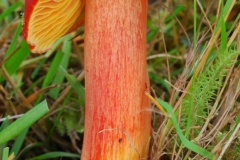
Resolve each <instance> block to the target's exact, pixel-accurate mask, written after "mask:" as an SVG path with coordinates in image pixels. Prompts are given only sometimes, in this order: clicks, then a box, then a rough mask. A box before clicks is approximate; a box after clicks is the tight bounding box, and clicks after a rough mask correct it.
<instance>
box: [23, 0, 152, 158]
mask: <svg viewBox="0 0 240 160" xmlns="http://www.w3.org/2000/svg"><path fill="white" fill-rule="evenodd" d="M76 1H77V0H55V1H49V0H39V1H34V3H33V2H32V1H31V0H26V9H25V27H24V30H25V32H24V34H25V35H24V38H25V39H26V40H27V42H28V43H29V44H30V46H31V49H32V51H33V52H35V53H40V52H44V51H46V50H48V49H49V48H51V45H52V44H53V42H54V41H55V40H56V39H57V38H58V37H60V36H62V35H64V34H66V33H68V32H70V31H71V30H72V29H73V28H76V26H78V25H79V24H80V23H79V22H81V20H82V17H81V16H82V15H83V13H82V11H83V9H82V8H83V6H81V4H83V5H84V4H85V3H84V2H83V1H78V2H76ZM27 2H28V3H29V4H27ZM40 2H41V3H40ZM58 3H59V4H58ZM74 3H77V4H75V5H73V4H74ZM63 4H68V5H63ZM40 6H41V7H40ZM70 6H72V7H70ZM61 7H63V8H61ZM76 8H78V10H76ZM75 12H76V13H75ZM146 12H147V0H111V1H110V0H87V1H86V8H85V34H84V35H85V40H84V41H85V42H84V49H85V57H84V64H85V66H84V67H85V89H86V107H85V127H84V141H83V149H82V155H81V159H82V160H113V159H127V160H136V159H140V158H141V159H147V156H148V149H149V140H150V131H151V112H150V110H149V109H150V102H149V99H148V98H147V97H146V96H145V94H144V91H146V90H149V81H148V74H147V70H146ZM60 13H61V14H60ZM74 13H75V14H76V15H75V14H74ZM62 14H63V15H62ZM60 16H61V17H64V18H59V17H60ZM47 17H48V18H49V19H48V20H46V18H47ZM70 18H71V20H69V19H70ZM79 20H80V21H79ZM70 22H71V23H70ZM69 23H70V24H71V25H69ZM48 24H50V25H48ZM46 25H47V26H46ZM66 28H67V29H66ZM49 34H50V35H49Z"/></svg>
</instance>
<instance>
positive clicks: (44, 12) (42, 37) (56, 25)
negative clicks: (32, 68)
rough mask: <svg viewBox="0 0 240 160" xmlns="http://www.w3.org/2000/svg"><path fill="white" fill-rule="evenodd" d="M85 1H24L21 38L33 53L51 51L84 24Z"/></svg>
mask: <svg viewBox="0 0 240 160" xmlns="http://www.w3.org/2000/svg"><path fill="white" fill-rule="evenodd" d="M84 7H85V0H25V11H24V24H23V37H24V39H25V40H26V41H27V42H28V44H29V46H30V49H31V51H32V52H33V53H38V54H41V53H43V52H46V51H47V50H49V49H51V46H52V45H53V43H54V42H55V41H56V40H57V39H58V38H60V37H62V36H64V35H66V34H68V33H70V32H71V31H73V30H75V29H77V28H78V27H79V26H80V25H81V24H83V23H84Z"/></svg>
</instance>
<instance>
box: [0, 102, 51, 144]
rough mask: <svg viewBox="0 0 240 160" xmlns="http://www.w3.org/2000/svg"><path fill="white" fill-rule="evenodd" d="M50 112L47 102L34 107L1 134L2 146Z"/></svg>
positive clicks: (0, 142)
mask: <svg viewBox="0 0 240 160" xmlns="http://www.w3.org/2000/svg"><path fill="white" fill-rule="evenodd" d="M48 111H49V109H48V106H47V102H46V100H44V101H43V102H41V103H40V104H38V105H37V106H36V107H33V108H32V109H31V110H29V111H28V112H27V113H25V114H24V115H23V116H22V117H20V118H19V119H17V120H16V121H14V122H13V123H12V124H10V125H9V126H8V127H7V128H5V129H4V130H3V131H1V132H0V144H2V143H5V142H7V141H9V140H11V139H12V138H14V137H16V136H17V135H19V134H20V133H21V132H23V131H24V130H25V129H26V128H28V127H30V126H31V125H32V124H33V123H34V122H36V121H37V120H38V119H40V118H41V117H42V116H43V115H45V114H46V113H47V112H48Z"/></svg>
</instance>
